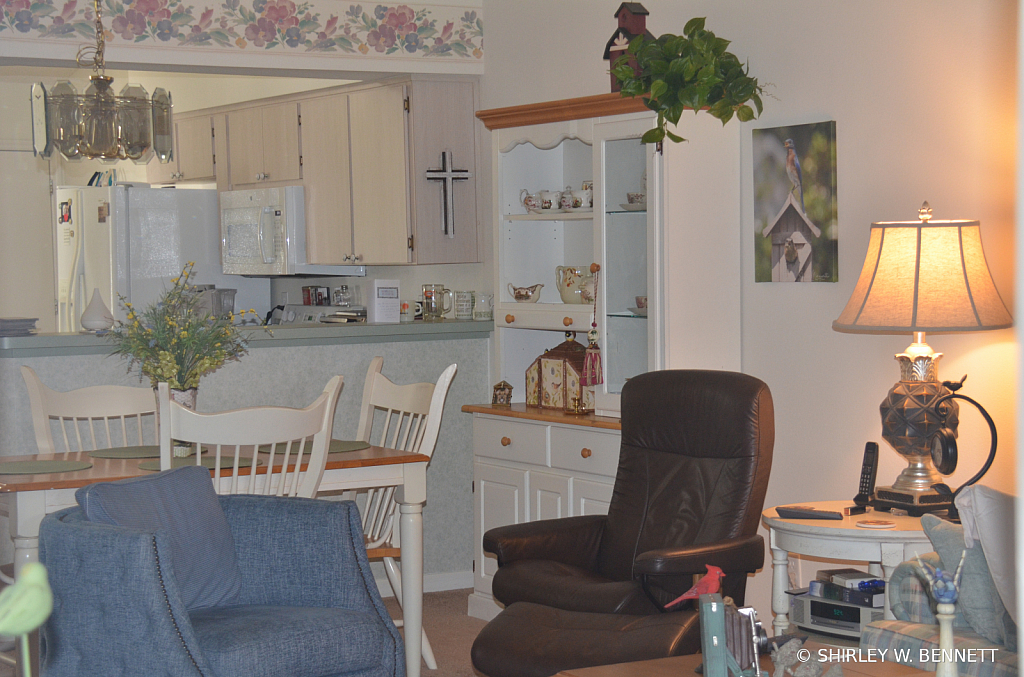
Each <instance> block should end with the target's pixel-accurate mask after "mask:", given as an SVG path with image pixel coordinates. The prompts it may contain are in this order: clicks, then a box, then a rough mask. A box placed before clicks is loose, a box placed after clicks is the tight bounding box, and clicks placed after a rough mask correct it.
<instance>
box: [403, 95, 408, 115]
mask: <svg viewBox="0 0 1024 677" xmlns="http://www.w3.org/2000/svg"><path fill="white" fill-rule="evenodd" d="M402 107H403V108H404V109H405V112H406V113H408V112H409V97H405V99H404V103H403V104H402Z"/></svg>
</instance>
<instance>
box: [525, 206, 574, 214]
mask: <svg viewBox="0 0 1024 677" xmlns="http://www.w3.org/2000/svg"><path fill="white" fill-rule="evenodd" d="M528 211H529V212H530V213H531V214H561V213H563V212H566V211H571V210H567V209H560V208H558V207H552V208H551V209H530V210H528Z"/></svg>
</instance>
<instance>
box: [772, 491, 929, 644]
mask: <svg viewBox="0 0 1024 677" xmlns="http://www.w3.org/2000/svg"><path fill="white" fill-rule="evenodd" d="M789 505H806V506H810V507H813V508H817V509H819V510H833V511H837V512H842V509H843V508H844V507H848V506H850V505H851V502H850V501H813V502H799V503H791V504H789ZM862 520H888V521H891V522H895V523H896V526H894V527H892V528H889V529H866V528H864V527H858V526H857V522H860V521H862ZM761 521H762V522H764V525H765V526H766V527H767V528H768V536H769V538H768V541H769V547H771V550H772V611H773V612H775V620H774V621H773V622H772V627H773V628H774V629H775V634H776V635H781V634H784V633H785V632H786V631H787V630H788V628H789V595H787V594H786V590H787V589H788V588H789V553H795V554H798V555H810V556H812V557H826V558H830V559H840V560H852V561H856V562H868V573H870V574H873V575H875V576H878V577H879V578H882V579H883V580H885V582H886V584H887V585H886V588H885V617H886V618H887V619H892V618H893V615H892V612H891V611H889V586H888V582H889V577H890V576H891V575H892V571H893V569H895V568H896V566H897V565H898V564H900V563H901V562H904V561H906V560H909V559H912V558H913V557H914V555H919V554H924V553H926V552H930V551H931V550H932V545H931V543H930V542H929V541H928V537H927V536H926V535H925V533H924V531H922V529H921V518H920V517H909V516H899V515H890V514H889V513H887V512H876V511H872V510H870V509H869V510H868V512H867V513H864V514H862V515H852V516H850V517H843V519H841V520H818V519H783V518H781V517H779V515H778V513H777V512H775V508H768V509H767V510H765V511H764V512H763V513H761Z"/></svg>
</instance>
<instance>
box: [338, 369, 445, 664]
mask: <svg viewBox="0 0 1024 677" xmlns="http://www.w3.org/2000/svg"><path fill="white" fill-rule="evenodd" d="M383 366H384V358H383V357H375V358H373V359H372V360H371V361H370V368H369V370H367V373H366V383H365V384H364V386H363V403H362V407H361V409H360V412H359V427H358V428H357V429H356V438H357V439H359V440H362V441H363V442H369V443H371V444H376V445H377V446H380V447H390V448H392V449H401V450H403V451H411V452H416V453H420V454H423V455H424V456H427V457H430V456H432V455H433V453H434V447H435V446H436V444H437V433H438V430H440V428H441V414H442V412H443V410H444V401H445V397H447V395H448V388H449V387H450V386H451V383H452V379H453V378H454V377H455V371H456V369H457V366H456V365H454V364H452V365H449V366H448V368H447V369H445V370H444V371H443V372H441V376H440V378H438V379H437V383H436V384H434V383H412V384H409V385H395V384H394V383H392V382H391V381H390V380H389V379H388V378H387V377H386V376H384V375H383V374H381V373H380V372H381V368H382V367H383ZM375 422H376V423H377V432H376V434H374V433H373V429H374V423H375ZM374 440H376V441H374ZM428 467H429V466H428ZM394 493H395V488H394V487H393V486H392V487H380V488H376V489H370V490H368V491H367V492H366V496H365V498H366V502H365V504H364V506H363V534H364V536H365V538H366V554H367V556H368V557H369V558H370V559H371V560H382V561H383V563H384V572H385V573H386V575H387V577H388V583H390V584H391V589H392V590H394V592H395V601H396V602H398V605H399V607H401V606H402V574H401V571H400V570H399V569H398V565H397V564H396V562H395V559H396V558H398V557H400V556H401V547H400V543H399V542H398V538H397V537H398V532H397V531H396V530H395V514H396V512H397V506H398V504H397V503H396V502H395V500H394ZM395 624H396V625H399V626H400V625H401V624H402V622H401V621H400V620H399V621H395ZM422 646H423V649H422V654H423V660H424V661H425V662H426V664H427V667H428V668H429V669H431V670H436V669H437V661H436V660H435V659H434V651H433V649H431V647H430V642H429V641H428V640H427V633H426V631H425V630H424V631H423V645H422Z"/></svg>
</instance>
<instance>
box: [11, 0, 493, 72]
mask: <svg viewBox="0 0 1024 677" xmlns="http://www.w3.org/2000/svg"><path fill="white" fill-rule="evenodd" d="M216 2H217V0H199V1H198V3H193V2H192V1H191V0H131V1H130V2H123V1H122V0H101V13H102V15H103V26H104V38H105V40H106V41H107V44H108V45H111V46H113V45H125V46H130V45H138V46H140V47H141V46H145V45H151V46H158V47H176V48H177V47H180V48H213V49H230V50H232V51H236V50H237V51H245V52H253V51H260V52H266V51H270V52H272V53H277V54H280V53H285V52H292V53H297V52H319V53H330V52H336V53H340V54H345V55H348V56H367V57H387V56H396V57H398V56H402V57H423V58H431V59H433V58H437V59H466V60H471V61H475V60H480V59H482V58H483V54H484V23H483V17H482V16H481V12H480V11H478V10H477V9H467V8H466V7H464V6H463V7H452V6H440V5H435V6H429V5H426V6H419V7H418V8H416V7H412V6H410V5H365V6H364V5H359V4H353V5H349V6H348V10H347V11H345V12H344V13H343V14H341V15H339V14H337V13H336V12H337V9H336V8H338V7H339V6H340V7H344V5H343V4H342V5H339V3H337V2H331V1H330V0H326V1H325V0H321V2H319V3H317V2H316V1H315V0H305V1H302V2H294V1H293V0H245V2H243V1H242V0H222V1H221V2H220V4H219V5H217V6H216V7H213V6H210V5H211V4H215V3H216ZM327 6H330V9H331V10H334V11H327V10H326V7H327ZM5 38H23V39H33V40H73V41H79V42H92V41H95V39H96V31H95V16H94V14H93V3H92V2H90V1H89V0H0V40H3V39H5Z"/></svg>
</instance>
